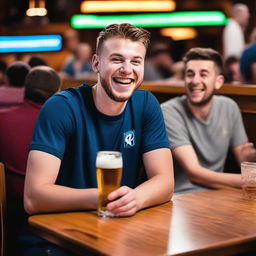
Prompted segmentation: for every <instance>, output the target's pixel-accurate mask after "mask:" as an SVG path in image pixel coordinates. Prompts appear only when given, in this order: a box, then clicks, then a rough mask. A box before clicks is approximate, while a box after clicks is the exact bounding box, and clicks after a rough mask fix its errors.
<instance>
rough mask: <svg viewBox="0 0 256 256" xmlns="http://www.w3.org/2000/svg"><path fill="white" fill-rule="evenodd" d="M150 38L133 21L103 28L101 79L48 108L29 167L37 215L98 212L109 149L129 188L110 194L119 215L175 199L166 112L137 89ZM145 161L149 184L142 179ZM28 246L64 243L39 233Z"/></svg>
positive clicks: (30, 206)
mask: <svg viewBox="0 0 256 256" xmlns="http://www.w3.org/2000/svg"><path fill="white" fill-rule="evenodd" d="M149 37H150V34H149V32H148V31H146V30H144V29H142V28H139V27H135V26H133V25H130V24H127V23H124V24H112V25H109V26H108V27H106V28H105V29H103V30H102V31H101V32H100V33H99V36H98V38H97V46H96V53H95V54H94V55H93V60H92V66H93V70H94V71H95V72H96V73H97V75H98V79H97V82H96V84H94V85H92V86H89V85H86V84H83V85H82V86H80V87H75V88H69V89H67V90H65V91H62V92H61V93H59V94H57V95H55V96H53V97H52V98H51V99H50V100H48V101H47V103H46V104H45V105H44V107H43V108H42V110H41V112H40V115H39V119H38V121H37V125H36V128H35V132H34V135H33V139H32V143H31V146H30V153H29V157H28V164H27V173H26V180H25V193H24V197H25V198H24V204H25V209H26V210H27V212H28V213H29V214H35V213H39V212H56V211H57V212H58V211H74V210H86V209H96V208H97V203H98V189H97V182H96V154H97V152H98V151H102V150H111V151H120V152H122V156H123V175H122V182H121V187H120V188H119V189H117V190H115V191H113V192H111V193H110V194H109V195H108V200H109V201H110V202H109V203H108V205H107V208H108V210H109V211H110V212H112V213H113V214H115V216H117V217H121V216H132V215H134V214H136V212H137V211H139V210H141V209H143V208H145V207H149V206H152V205H156V204H159V203H163V202H166V201H169V200H170V198H171V196H172V191H173V169H172V159H171V151H170V148H169V142H168V139H167V135H166V130H165V125H164V120H163V116H162V112H161V109H160V106H159V103H158V101H157V100H156V98H155V97H154V96H153V95H152V94H151V93H150V92H148V91H144V90H137V89H138V87H139V86H140V84H141V83H142V81H143V74H144V60H145V55H146V50H147V47H148V44H149ZM60 113H62V114H60ZM142 166H144V167H145V171H146V174H147V180H146V181H144V180H143V181H142V180H141V179H140V176H141V167H142ZM36 238H37V239H38V242H37V243H35V242H34V243H33V242H32V239H33V241H36V240H35V239H36ZM23 239H25V237H23ZM28 241H30V244H29V242H28ZM26 245H27V246H26V247H25V248H24V249H25V253H26V254H25V255H37V254H38V253H40V252H45V251H48V252H49V253H51V252H52V250H54V251H56V249H57V248H58V247H57V246H54V245H53V244H50V243H47V242H46V241H44V240H42V239H40V238H38V237H35V236H33V235H30V240H29V239H28V238H27V239H26ZM59 251H61V254H60V255H70V254H68V252H65V251H64V250H61V249H60V248H59ZM65 253H66V254H65Z"/></svg>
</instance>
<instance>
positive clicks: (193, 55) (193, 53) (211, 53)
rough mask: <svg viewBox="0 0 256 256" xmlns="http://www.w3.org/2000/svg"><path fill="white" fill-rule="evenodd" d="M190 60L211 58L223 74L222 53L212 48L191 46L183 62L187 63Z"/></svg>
mask: <svg viewBox="0 0 256 256" xmlns="http://www.w3.org/2000/svg"><path fill="white" fill-rule="evenodd" d="M190 60H211V61H213V62H214V64H215V66H216V68H217V71H218V72H219V74H223V60H222V57H221V55H220V54H219V53H218V52H217V51H215V50H213V49H212V48H200V47H195V48H191V49H190V50H189V51H188V52H187V53H186V54H185V56H184V57H183V62H184V64H185V69H186V65H187V63H188V62H189V61H190Z"/></svg>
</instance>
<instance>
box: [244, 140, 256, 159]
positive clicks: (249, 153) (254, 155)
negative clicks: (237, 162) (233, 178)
mask: <svg viewBox="0 0 256 256" xmlns="http://www.w3.org/2000/svg"><path fill="white" fill-rule="evenodd" d="M241 155H242V156H243V159H242V161H249V162H254V161H256V149H255V147H254V145H253V143H251V142H247V143H245V144H243V145H242V148H241Z"/></svg>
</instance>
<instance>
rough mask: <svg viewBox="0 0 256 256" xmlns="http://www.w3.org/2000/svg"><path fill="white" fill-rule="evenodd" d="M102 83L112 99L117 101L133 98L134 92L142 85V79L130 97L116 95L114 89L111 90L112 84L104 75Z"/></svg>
mask: <svg viewBox="0 0 256 256" xmlns="http://www.w3.org/2000/svg"><path fill="white" fill-rule="evenodd" d="M100 83H101V86H102V87H103V89H104V91H105V92H106V94H107V95H108V97H109V98H110V99H112V100H113V101H116V102H125V101H127V100H128V99H129V98H131V96H132V95H133V93H134V92H135V91H136V90H137V89H138V88H139V87H140V85H141V83H142V81H141V82H140V83H138V85H137V86H136V87H135V88H134V89H133V91H132V93H131V94H130V95H129V96H128V97H119V96H116V95H114V93H113V91H112V90H111V86H110V85H109V84H108V83H107V82H106V80H105V79H104V78H102V77H100Z"/></svg>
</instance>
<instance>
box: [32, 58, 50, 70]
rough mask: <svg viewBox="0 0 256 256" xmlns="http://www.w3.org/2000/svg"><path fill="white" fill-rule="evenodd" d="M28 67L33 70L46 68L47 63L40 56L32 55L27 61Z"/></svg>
mask: <svg viewBox="0 0 256 256" xmlns="http://www.w3.org/2000/svg"><path fill="white" fill-rule="evenodd" d="M28 65H29V66H30V67H31V68H33V67H36V66H48V64H47V61H46V60H45V58H44V57H43V56H41V55H33V56H31V57H30V59H29V61H28Z"/></svg>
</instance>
